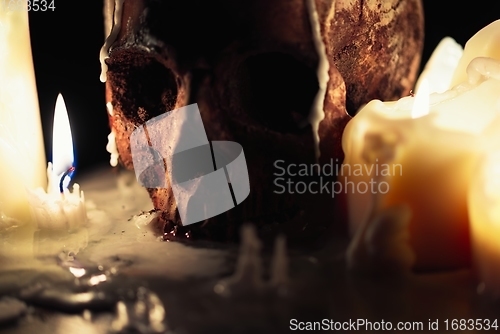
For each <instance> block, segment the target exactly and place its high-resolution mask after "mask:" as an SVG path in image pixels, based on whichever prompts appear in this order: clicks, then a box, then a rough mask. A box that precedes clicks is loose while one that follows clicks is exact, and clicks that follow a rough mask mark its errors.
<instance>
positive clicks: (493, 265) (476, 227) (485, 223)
mask: <svg viewBox="0 0 500 334" xmlns="http://www.w3.org/2000/svg"><path fill="white" fill-rule="evenodd" d="M499 111H500V106H499ZM468 200H469V202H468V203H469V215H470V221H471V239H472V254H473V261H474V267H475V270H476V271H477V274H478V278H479V280H480V282H481V284H480V287H482V288H483V289H482V290H483V292H486V293H488V294H490V295H493V296H494V297H495V298H498V297H500V266H499V264H500V240H499V236H500V151H493V152H491V153H489V154H488V155H487V156H486V157H485V158H484V159H483V160H482V161H481V163H480V164H479V168H478V170H477V173H476V174H475V175H474V177H473V178H472V180H471V183H470V191H469V198H468Z"/></svg>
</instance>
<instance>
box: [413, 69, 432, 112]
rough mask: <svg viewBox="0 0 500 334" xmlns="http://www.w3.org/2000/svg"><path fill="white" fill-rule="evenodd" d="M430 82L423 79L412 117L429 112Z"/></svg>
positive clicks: (416, 95)
mask: <svg viewBox="0 0 500 334" xmlns="http://www.w3.org/2000/svg"><path fill="white" fill-rule="evenodd" d="M429 89H430V88H429V82H428V81H427V80H425V79H424V80H422V82H421V83H420V87H419V88H418V92H417V93H416V94H415V101H414V102H413V108H412V110H411V118H419V117H422V116H425V115H427V114H429V104H430V102H429V95H430V92H429Z"/></svg>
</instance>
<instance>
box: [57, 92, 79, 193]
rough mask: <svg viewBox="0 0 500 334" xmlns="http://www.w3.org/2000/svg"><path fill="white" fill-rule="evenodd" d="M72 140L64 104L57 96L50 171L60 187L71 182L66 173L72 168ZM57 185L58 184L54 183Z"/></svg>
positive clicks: (60, 97) (64, 186)
mask: <svg viewBox="0 0 500 334" xmlns="http://www.w3.org/2000/svg"><path fill="white" fill-rule="evenodd" d="M73 160H74V155H73V138H72V136H71V127H70V124H69V118H68V112H67V110H66V104H65V103H64V99H63V97H62V95H61V94H59V95H58V96H57V100H56V108H55V113H54V126H53V128H52V168H53V169H52V170H53V173H54V176H55V178H56V180H60V181H61V184H62V187H61V188H67V187H68V185H69V182H70V181H71V175H70V173H68V171H69V170H71V169H72V167H73ZM55 183H57V185H58V184H59V182H55Z"/></svg>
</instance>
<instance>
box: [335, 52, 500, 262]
mask: <svg viewBox="0 0 500 334" xmlns="http://www.w3.org/2000/svg"><path fill="white" fill-rule="evenodd" d="M467 72H468V76H469V81H468V82H466V83H463V84H461V85H459V86H457V87H455V88H454V89H452V90H449V91H447V92H444V93H435V94H432V95H431V96H430V103H427V102H425V101H423V100H421V98H422V97H425V93H424V92H422V91H420V92H419V93H417V96H416V97H405V98H402V99H400V100H399V101H396V102H385V103H384V102H381V101H378V100H374V101H371V102H369V103H368V104H367V105H366V106H365V107H364V108H362V109H361V110H360V111H359V113H358V114H357V115H356V117H354V118H353V120H351V122H350V123H349V124H348V125H347V127H346V129H345V132H344V136H343V148H344V152H345V155H346V158H345V161H344V165H343V166H342V173H341V174H342V176H341V181H343V192H345V193H346V194H347V198H348V207H349V216H350V217H349V227H350V230H351V233H352V234H354V233H355V232H356V231H363V230H365V227H366V226H364V225H366V224H368V223H369V222H368V220H369V219H370V216H371V217H372V218H373V212H376V211H377V210H380V211H383V210H384V209H387V208H390V207H396V206H401V205H407V206H408V207H409V208H410V210H411V220H410V223H409V232H410V240H409V243H410V245H411V248H412V249H413V251H414V253H415V255H416V263H415V266H416V268H418V269H451V268H458V267H462V266H465V265H467V264H468V263H469V261H470V239H469V223H468V213H467V200H466V199H467V188H468V185H469V180H470V179H471V176H472V171H473V166H474V163H475V161H476V159H477V158H478V156H479V155H480V154H481V152H483V151H484V150H486V146H487V145H486V143H487V142H488V138H491V136H493V132H494V131H490V130H491V128H490V124H491V123H492V121H493V120H495V118H497V117H498V116H497V115H498V110H497V107H498V103H499V95H498V92H500V62H498V61H495V60H494V59H491V58H476V59H474V60H473V61H472V62H471V63H470V64H469V67H468V69H467ZM422 88H423V86H421V88H420V89H421V90H422ZM422 95H423V96H422ZM419 96H420V98H419ZM419 101H420V102H422V103H419ZM429 108H430V110H428V111H429V112H428V113H427V110H423V109H429ZM422 111H424V112H422Z"/></svg>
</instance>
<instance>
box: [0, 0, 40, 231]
mask: <svg viewBox="0 0 500 334" xmlns="http://www.w3.org/2000/svg"><path fill="white" fill-rule="evenodd" d="M0 161H2V168H1V174H0V229H2V227H7V228H9V227H12V226H13V225H17V226H19V225H22V224H25V223H27V222H29V221H30V214H29V212H30V211H29V207H28V199H27V195H26V191H25V188H26V187H28V188H36V187H44V186H45V185H46V181H47V180H46V178H45V172H44V168H45V167H44V166H45V164H46V162H45V152H44V147H43V134H42V126H41V121H40V112H39V107H38V97H37V91H36V84H35V75H34V70H33V61H32V58H31V45H30V35H29V26H28V13H27V11H26V8H25V7H23V9H21V8H16V10H14V11H9V8H8V6H0Z"/></svg>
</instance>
